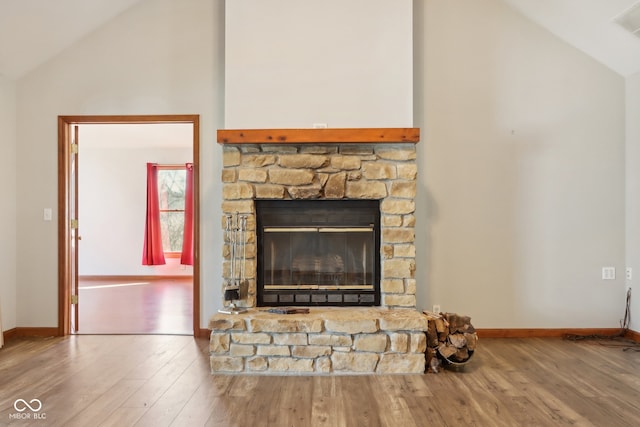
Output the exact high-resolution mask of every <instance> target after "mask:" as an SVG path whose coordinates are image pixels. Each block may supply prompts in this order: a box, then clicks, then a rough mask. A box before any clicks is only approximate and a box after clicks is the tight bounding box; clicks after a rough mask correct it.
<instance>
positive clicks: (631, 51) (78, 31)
mask: <svg viewBox="0 0 640 427" xmlns="http://www.w3.org/2000/svg"><path fill="white" fill-rule="evenodd" d="M142 1H151V0H89V1H87V0H55V1H53V0H0V76H4V77H6V78H9V79H12V80H15V79H19V78H20V77H21V76H23V75H25V74H26V73H28V72H29V71H31V70H33V69H35V68H36V67H38V66H39V65H41V64H43V63H44V62H46V61H47V60H49V59H51V58H53V57H54V56H56V55H57V54H59V53H60V52H62V51H63V50H65V49H67V48H69V47H71V46H73V44H74V43H75V42H77V41H78V40H80V39H82V38H83V37H85V36H87V35H88V34H90V33H91V32H92V31H94V30H95V29H97V28H99V27H100V26H102V25H104V24H105V23H106V22H108V21H109V20H111V19H113V18H115V17H116V16H117V15H118V14H120V13H122V12H124V11H125V10H127V9H128V8H131V7H134V6H135V5H136V3H139V2H142ZM176 1H177V0H176ZM211 1H213V0H211ZM265 1H268V0H265ZM415 1H425V0H415ZM439 1H445V0H439ZM446 1H457V0H446ZM467 1H469V0H467ZM499 1H503V2H504V3H506V4H508V5H510V6H511V7H513V8H514V9H516V10H517V11H519V12H520V13H522V14H523V15H525V16H526V17H528V18H529V19H530V20H532V21H533V22H535V23H537V24H538V25H540V26H542V27H544V28H546V29H547V30H549V31H550V32H552V33H553V34H555V35H556V36H557V37H559V38H560V39H562V40H564V41H565V42H566V43H568V44H570V45H573V46H574V47H576V48H577V49H579V50H581V51H583V52H585V53H586V54H588V55H590V56H592V57H593V58H595V59H596V60H597V61H599V62H601V63H603V64H605V65H606V66H607V67H609V68H611V69H612V70H613V71H615V72H617V73H618V74H620V75H622V76H629V75H631V74H635V73H637V72H640V37H637V36H634V35H632V34H631V33H629V32H628V31H626V30H624V29H623V28H622V27H620V26H619V25H618V24H616V23H615V22H614V20H613V19H614V18H615V17H616V16H618V15H619V14H621V13H623V12H624V11H626V10H628V9H629V8H630V7H632V6H633V5H635V4H638V3H640V0H499ZM460 4H461V7H463V6H464V1H460Z"/></svg>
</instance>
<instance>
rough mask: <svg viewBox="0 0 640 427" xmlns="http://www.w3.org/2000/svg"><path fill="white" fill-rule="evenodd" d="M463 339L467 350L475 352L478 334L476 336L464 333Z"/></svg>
mask: <svg viewBox="0 0 640 427" xmlns="http://www.w3.org/2000/svg"><path fill="white" fill-rule="evenodd" d="M464 338H465V339H466V340H467V348H468V349H469V350H472V351H473V350H475V349H476V344H477V343H478V334H476V333H475V332H473V333H469V332H465V333H464Z"/></svg>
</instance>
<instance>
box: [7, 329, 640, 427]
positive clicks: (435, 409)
mask: <svg viewBox="0 0 640 427" xmlns="http://www.w3.org/2000/svg"><path fill="white" fill-rule="evenodd" d="M18 399H23V400H24V401H26V402H31V401H32V400H33V399H38V400H39V401H40V402H41V404H42V408H41V410H40V411H39V412H37V413H36V412H32V411H31V410H29V409H28V408H26V409H25V406H24V404H23V402H17V400H18ZM16 402H17V403H16ZM14 403H16V405H17V407H18V408H19V409H24V411H23V412H18V410H16V408H15V407H14ZM33 405H34V406H35V405H36V402H34V403H33ZM16 414H17V415H20V414H23V415H22V416H23V417H24V416H30V418H28V419H16ZM36 415H37V416H40V417H46V418H45V419H40V420H34V417H35V416H36ZM12 417H13V418H12ZM5 425H11V426H14V425H15V426H31V425H37V426H45V425H46V426H89V425H90V426H118V427H122V426H134V425H135V426H154V427H160V426H189V427H191V426H400V427H407V426H564V425H573V426H607V427H611V426H638V425H640V352H636V351H623V350H622V349H621V348H619V347H608V346H604V345H600V344H599V343H597V342H591V341H582V342H571V341H564V340H561V339H556V338H529V339H516V338H502V339H499V338H496V339H488V338H486V339H481V340H480V342H479V346H478V349H477V351H476V353H475V355H474V358H473V359H472V361H471V362H470V363H469V364H468V365H466V366H465V367H464V369H463V370H460V371H443V372H441V373H438V374H425V375H393V376H391V375H389V376H228V375H215V376H213V375H210V373H209V360H208V340H205V339H195V338H193V337H187V336H175V335H174V336H169V335H76V336H71V337H65V338H49V339H35V338H33V339H14V340H11V341H9V342H7V343H6V346H5V347H4V348H2V349H0V426H5Z"/></svg>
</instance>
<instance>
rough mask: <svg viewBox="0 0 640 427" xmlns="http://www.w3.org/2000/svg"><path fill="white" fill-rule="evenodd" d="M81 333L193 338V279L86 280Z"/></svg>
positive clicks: (82, 289) (82, 288) (81, 298)
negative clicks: (165, 335) (184, 336)
mask: <svg viewBox="0 0 640 427" xmlns="http://www.w3.org/2000/svg"><path fill="white" fill-rule="evenodd" d="M78 307H79V318H80V319H79V320H80V322H79V325H80V328H79V331H78V333H81V334H183V335H193V278H192V277H184V278H162V277H160V278H154V279H149V278H146V279H144V280H122V279H90V280H88V279H85V280H80V288H79V306H78Z"/></svg>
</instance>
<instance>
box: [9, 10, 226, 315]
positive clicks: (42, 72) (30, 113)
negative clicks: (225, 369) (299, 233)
mask: <svg viewBox="0 0 640 427" xmlns="http://www.w3.org/2000/svg"><path fill="white" fill-rule="evenodd" d="M223 22H224V4H223V1H222V0H216V1H210V0H183V1H179V2H177V1H173V0H147V1H143V2H141V3H138V4H137V5H136V6H134V7H133V8H132V9H130V10H128V11H127V12H125V13H124V14H122V15H120V16H119V17H117V18H116V19H114V20H112V21H110V22H109V23H108V24H107V25H105V26H104V27H102V28H100V29H99V30H97V31H96V32H95V33H93V34H91V35H90V36H88V37H86V38H85V39H83V40H82V41H81V42H79V43H77V44H76V45H74V46H71V47H70V48H69V49H68V50H66V51H65V52H63V53H62V54H61V55H59V56H57V57H56V58H55V59H54V60H53V61H50V62H49V63H47V64H45V65H43V66H42V67H40V68H38V69H37V70H35V71H33V72H32V73H30V74H29V75H27V76H25V77H23V78H22V79H20V80H19V82H18V99H17V111H18V120H17V126H18V169H19V170H23V171H29V173H24V174H22V176H21V179H20V181H19V182H18V184H17V189H18V220H17V233H18V236H19V238H18V250H17V269H18V279H17V280H18V308H17V311H18V319H17V323H18V325H19V326H24V327H52V326H56V325H57V320H58V312H57V310H58V307H57V289H58V283H57V271H58V267H57V259H58V258H57V256H58V255H57V222H56V221H57V216H56V217H54V221H52V222H48V223H44V222H43V221H42V208H43V207H47V206H52V207H55V206H57V203H56V201H57V191H58V190H57V160H56V159H57V151H56V150H57V123H56V120H57V116H58V115H90V114H122V115H127V114H199V115H200V131H201V135H200V137H201V144H200V183H201V185H200V197H201V199H200V207H201V212H200V218H201V229H200V230H201V236H200V239H201V252H200V254H201V258H200V261H201V266H202V269H201V287H202V289H201V304H202V306H201V313H202V318H201V322H200V323H201V325H202V326H203V327H206V325H207V319H208V317H209V315H211V314H212V313H213V312H215V311H216V309H217V308H218V306H219V304H220V302H219V301H220V299H219V294H220V286H219V281H220V278H221V276H222V273H221V261H220V254H221V243H220V242H221V231H220V217H221V212H220V200H221V184H220V172H219V171H220V170H221V159H220V153H221V149H220V147H219V146H218V145H217V144H216V143H215V142H214V141H215V131H216V129H217V128H219V127H221V125H222V118H223V112H222V105H223V98H222V82H223V63H222V61H223V36H224V31H223V30H224V28H223Z"/></svg>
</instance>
